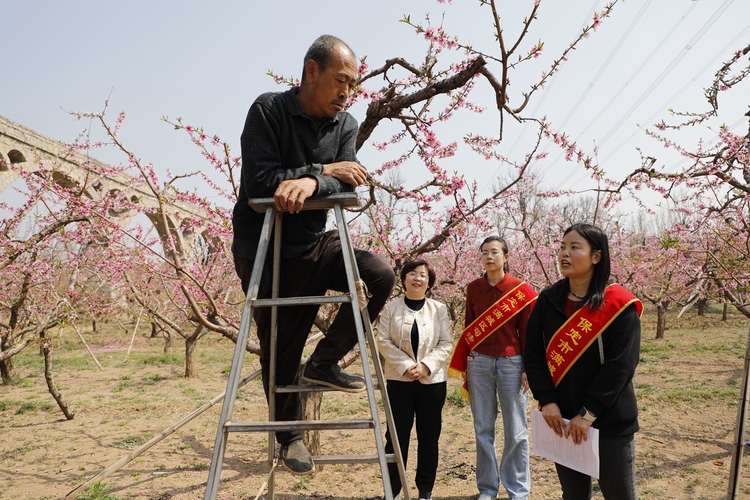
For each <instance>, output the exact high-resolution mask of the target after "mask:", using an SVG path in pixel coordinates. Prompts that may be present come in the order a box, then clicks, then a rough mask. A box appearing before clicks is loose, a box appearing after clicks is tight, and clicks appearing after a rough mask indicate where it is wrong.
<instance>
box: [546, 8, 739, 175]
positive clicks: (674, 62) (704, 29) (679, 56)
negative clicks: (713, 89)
mask: <svg viewBox="0 0 750 500" xmlns="http://www.w3.org/2000/svg"><path fill="white" fill-rule="evenodd" d="M733 1H734V0H725V1H724V3H723V4H722V5H721V6H720V7H719V8H718V9H717V11H716V12H714V14H713V15H712V16H711V17H710V18H709V19H708V20H707V21H706V22H705V23H704V24H703V26H702V27H701V29H700V30H698V32H697V33H696V34H695V35H694V36H693V38H691V39H690V41H689V42H688V43H687V45H686V46H685V47H684V48H683V49H682V50H681V51H680V52H679V53H678V54H677V56H675V58H674V59H673V60H672V62H670V64H669V65H667V67H666V68H665V69H664V70H663V71H662V72H661V74H660V75H659V76H658V77H656V79H655V80H654V81H653V82H652V83H651V85H650V86H649V87H648V89H646V90H645V91H644V92H643V93H642V94H641V96H640V97H639V98H638V100H636V102H635V103H634V104H633V105H632V106H631V107H630V108H629V109H628V111H627V112H625V114H624V115H623V116H622V117H621V118H620V120H619V121H618V122H617V123H616V124H615V125H614V126H613V127H612V128H611V129H610V130H609V132H607V134H606V135H605V136H604V138H603V139H602V140H601V141H600V142H598V147H601V146H602V145H603V144H604V143H605V142H606V141H607V140H609V138H610V137H612V135H613V134H614V133H615V132H616V131H617V130H618V129H619V127H620V126H621V125H622V124H623V123H624V122H625V121H626V120H627V119H628V118H629V117H630V116H631V115H632V114H633V112H635V110H636V109H637V108H638V107H639V106H640V105H641V104H643V101H645V99H646V98H647V97H648V96H649V95H650V94H651V93H652V92H653V91H654V89H655V88H656V87H657V86H658V85H659V84H661V82H662V81H663V80H664V78H666V76H667V75H668V74H669V73H670V72H671V71H672V70H673V69H674V68H675V66H676V65H677V63H679V62H680V61H681V60H682V58H683V57H685V55H687V53H688V52H689V51H690V49H691V48H692V47H694V46H695V44H696V43H698V41H699V40H700V39H701V38H702V37H703V35H705V34H706V32H707V31H708V30H709V28H711V26H713V24H714V23H715V22H716V21H717V20H718V19H719V17H721V15H722V14H723V13H724V12H725V11H726V10H727V8H728V7H729V6H730V5H731V4H732V2H733ZM680 22H682V21H680ZM746 30H747V28H746V29H745V31H746ZM743 33H744V31H743ZM741 34H742V33H741ZM738 37H739V35H738ZM735 40H736V39H735ZM730 45H731V44H730ZM724 50H726V49H722V51H724ZM717 57H721V53H720V54H719V55H718V56H717ZM710 64H712V63H710ZM710 64H709V65H706V66H705V67H704V69H705V68H706V67H708V66H710ZM704 69H702V70H701V71H700V72H699V73H698V75H696V77H694V78H693V80H691V81H690V82H688V83H687V84H686V85H685V86H684V87H683V89H682V90H681V91H680V93H682V92H684V90H686V89H687V88H688V87H689V86H691V85H692V83H693V81H694V80H695V78H697V76H699V75H700V73H702V72H703V71H704ZM677 95H679V94H675V95H673V96H671V97H670V101H669V102H671V101H672V99H674V98H676V97H677ZM663 109H664V108H663V107H661V108H659V109H658V110H657V111H656V112H655V113H654V116H656V115H659V114H661V113H662V112H663ZM651 119H652V118H649V120H648V121H650V120H651ZM637 133H638V131H636V132H634V133H633V134H632V135H631V138H632V137H633V136H635V135H636V134H637ZM629 139H630V138H628V140H629ZM626 142H627V141H626ZM623 144H624V143H623ZM621 146H622V145H621ZM621 146H619V147H618V148H617V149H619V148H620V147H621ZM614 153H615V151H613V152H611V153H610V154H609V155H608V156H607V157H606V158H605V159H603V160H602V163H604V161H605V160H607V159H609V158H610V157H611V156H612V155H613V154H614ZM581 172H583V170H582V169H581V168H573V169H571V171H570V173H569V174H568V175H567V176H566V177H565V178H564V179H563V180H562V181H561V182H560V188H563V187H564V185H565V184H566V183H567V182H568V181H569V180H570V179H571V178H572V177H573V176H574V175H576V174H578V173H581Z"/></svg>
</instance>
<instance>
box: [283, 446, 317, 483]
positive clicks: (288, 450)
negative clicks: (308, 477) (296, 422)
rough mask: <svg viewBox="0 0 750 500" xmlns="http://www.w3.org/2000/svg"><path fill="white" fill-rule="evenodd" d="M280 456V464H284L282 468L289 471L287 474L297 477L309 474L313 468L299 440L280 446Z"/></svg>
mask: <svg viewBox="0 0 750 500" xmlns="http://www.w3.org/2000/svg"><path fill="white" fill-rule="evenodd" d="M280 455H281V463H283V464H284V467H286V468H287V469H289V472H291V473H292V474H297V475H298V476H302V475H305V474H310V473H311V472H312V471H313V467H314V466H315V464H314V463H313V459H312V457H311V456H310V452H309V451H307V448H306V447H305V445H304V443H303V442H302V440H301V439H298V440H297V441H292V442H291V443H289V444H288V445H286V446H282V447H281V453H280Z"/></svg>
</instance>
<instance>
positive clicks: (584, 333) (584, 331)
mask: <svg viewBox="0 0 750 500" xmlns="http://www.w3.org/2000/svg"><path fill="white" fill-rule="evenodd" d="M630 304H635V307H636V309H637V311H638V316H640V315H641V313H642V312H643V303H641V301H640V300H638V298H637V297H635V295H633V294H631V293H630V292H628V291H627V290H625V288H623V287H622V285H618V284H612V285H609V286H608V287H607V289H606V290H605V291H604V307H603V308H602V309H595V310H592V309H591V307H589V306H588V305H586V306H584V307H582V308H581V309H579V310H577V311H576V312H575V313H573V315H572V316H571V317H570V318H568V320H567V321H566V322H565V323H563V325H562V326H561V327H560V328H559V329H558V330H557V331H556V332H555V334H554V335H553V336H552V339H551V340H550V342H549V344H547V367H548V368H549V373H550V375H551V376H552V381H553V382H554V383H555V387H557V384H559V383H560V380H562V378H563V377H564V376H565V374H566V373H568V370H570V368H571V367H572V366H573V365H574V364H575V362H576V361H578V358H580V357H581V355H582V354H583V353H584V352H585V351H586V349H588V347H589V346H590V345H591V344H592V343H593V342H594V341H595V340H596V339H597V338H598V337H599V335H601V334H602V332H603V331H604V329H605V328H607V327H608V326H609V325H610V323H612V322H613V321H614V320H615V318H617V317H618V316H619V315H620V313H622V312H623V311H624V310H625V309H626V308H627V307H628V306H629V305H630Z"/></svg>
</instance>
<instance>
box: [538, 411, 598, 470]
mask: <svg viewBox="0 0 750 500" xmlns="http://www.w3.org/2000/svg"><path fill="white" fill-rule="evenodd" d="M567 423H568V420H565V424H566V425H567ZM531 437H532V441H533V443H534V447H533V450H534V453H536V454H537V455H539V456H540V457H544V458H548V459H550V460H552V461H553V462H557V463H558V464H560V465H564V466H565V467H568V468H570V469H573V470H577V471H578V472H582V473H583V474H586V475H589V476H591V477H595V478H597V479H598V478H599V429H594V428H593V427H589V430H588V434H587V435H586V438H587V439H586V441H584V442H582V443H581V444H579V445H576V444H575V443H573V438H570V437H569V438H567V439H566V438H564V437H558V436H557V435H556V434H555V431H553V430H552V429H550V428H549V426H548V425H547V422H545V421H544V417H542V412H541V411H539V410H531Z"/></svg>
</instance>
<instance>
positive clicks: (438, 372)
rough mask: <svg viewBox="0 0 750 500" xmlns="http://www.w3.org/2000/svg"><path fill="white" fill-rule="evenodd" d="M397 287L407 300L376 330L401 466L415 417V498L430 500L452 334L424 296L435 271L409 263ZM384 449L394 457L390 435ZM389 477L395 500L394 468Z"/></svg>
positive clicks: (391, 307)
mask: <svg viewBox="0 0 750 500" xmlns="http://www.w3.org/2000/svg"><path fill="white" fill-rule="evenodd" d="M401 283H402V285H403V287H404V290H405V291H406V296H405V297H401V298H399V299H397V300H394V301H393V302H390V303H388V304H386V305H385V307H384V308H383V310H382V311H381V312H380V317H379V318H378V321H377V323H376V326H375V328H376V332H377V342H378V348H379V350H380V355H381V356H382V358H383V360H384V371H385V378H386V379H387V384H386V386H387V391H388V399H389V400H390V403H391V410H392V412H393V419H394V425H395V427H396V433H397V434H398V442H399V447H400V449H401V455H402V457H403V459H404V465H406V460H407V456H408V452H409V435H410V434H411V428H412V426H413V425H414V420H415V418H416V422H417V473H416V477H415V483H416V485H417V489H418V490H419V499H420V500H423V499H426V500H429V499H430V498H431V497H432V487H433V486H434V484H435V475H436V473H437V465H438V439H439V438H440V430H441V427H442V410H443V404H444V403H445V396H446V379H447V366H446V365H447V362H448V357H449V356H450V353H451V350H452V348H453V334H452V333H451V323H450V317H449V315H448V308H447V307H446V306H445V304H443V303H441V302H438V301H436V300H432V299H428V298H426V297H425V294H426V292H427V290H428V289H430V288H432V286H433V285H434V284H435V271H434V270H433V269H432V267H431V266H430V265H429V264H428V263H427V262H426V261H424V260H412V261H409V262H407V263H406V264H405V265H404V267H403V269H402V270H401ZM385 449H386V452H387V453H393V442H392V439H391V436H390V433H389V432H386V445H385ZM388 473H389V475H390V479H391V490H392V492H393V495H394V496H395V495H397V494H398V493H399V492H400V491H401V478H400V477H399V475H398V468H397V466H396V464H393V463H389V464H388Z"/></svg>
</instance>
